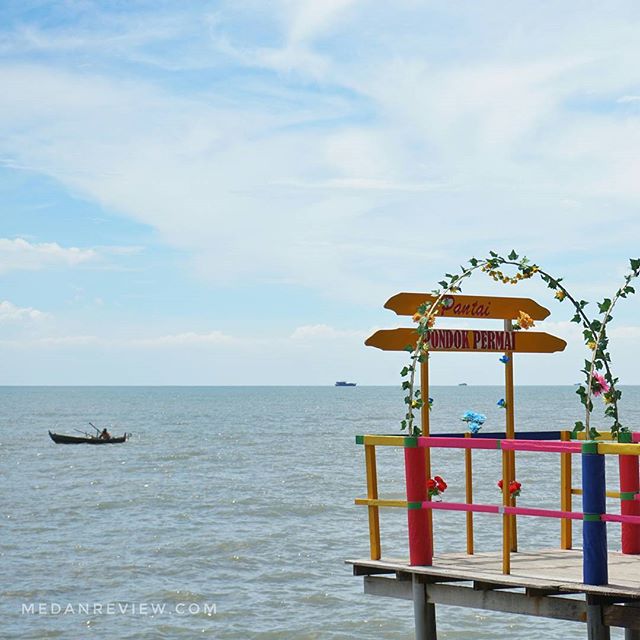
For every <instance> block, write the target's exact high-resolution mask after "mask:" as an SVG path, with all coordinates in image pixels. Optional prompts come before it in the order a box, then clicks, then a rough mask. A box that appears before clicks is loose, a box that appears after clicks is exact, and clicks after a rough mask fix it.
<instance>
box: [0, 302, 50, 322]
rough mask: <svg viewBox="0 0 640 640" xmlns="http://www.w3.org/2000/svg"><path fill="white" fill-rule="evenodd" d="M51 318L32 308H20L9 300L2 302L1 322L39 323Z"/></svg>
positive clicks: (0, 304) (0, 307) (0, 306)
mask: <svg viewBox="0 0 640 640" xmlns="http://www.w3.org/2000/svg"><path fill="white" fill-rule="evenodd" d="M49 317H50V315H49V314H48V313H45V312H43V311H38V309H34V308H32V307H18V306H16V305H15V304H13V303H11V302H9V301H8V300H2V301H0V322H21V321H23V320H31V321H38V320H44V319H46V318H49Z"/></svg>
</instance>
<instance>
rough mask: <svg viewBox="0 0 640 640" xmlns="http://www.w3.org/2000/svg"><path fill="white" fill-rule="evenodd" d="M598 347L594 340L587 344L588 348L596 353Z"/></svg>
mask: <svg viewBox="0 0 640 640" xmlns="http://www.w3.org/2000/svg"><path fill="white" fill-rule="evenodd" d="M597 346H598V345H597V344H596V343H595V341H594V340H589V342H587V347H589V349H591V351H595V350H596V347H597Z"/></svg>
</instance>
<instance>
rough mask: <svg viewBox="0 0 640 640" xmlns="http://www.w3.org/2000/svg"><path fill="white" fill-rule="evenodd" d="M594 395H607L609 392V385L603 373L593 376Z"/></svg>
mask: <svg viewBox="0 0 640 640" xmlns="http://www.w3.org/2000/svg"><path fill="white" fill-rule="evenodd" d="M593 382H594V384H593V395H594V396H599V395H600V394H601V393H607V391H609V385H608V384H607V381H606V380H605V379H604V376H603V375H602V374H601V373H594V374H593Z"/></svg>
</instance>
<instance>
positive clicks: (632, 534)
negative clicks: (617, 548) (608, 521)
mask: <svg viewBox="0 0 640 640" xmlns="http://www.w3.org/2000/svg"><path fill="white" fill-rule="evenodd" d="M618 442H627V443H629V442H632V434H631V433H620V434H618ZM618 458H619V466H620V513H621V514H622V515H629V516H640V502H638V501H637V500H636V494H637V493H638V492H639V491H640V473H639V470H638V456H629V455H622V456H618ZM621 528H622V533H621V538H622V539H621V546H622V553H627V554H640V525H638V524H632V523H629V522H623V523H622V527H621Z"/></svg>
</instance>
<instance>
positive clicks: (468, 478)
mask: <svg viewBox="0 0 640 640" xmlns="http://www.w3.org/2000/svg"><path fill="white" fill-rule="evenodd" d="M464 437H465V438H470V437H471V434H470V433H465V434H464ZM464 484H465V500H466V502H467V504H472V503H473V460H472V458H471V449H465V450H464ZM465 515H466V518H467V553H468V554H469V555H473V513H471V511H467V513H466V514H465Z"/></svg>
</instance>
